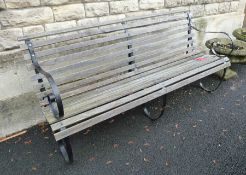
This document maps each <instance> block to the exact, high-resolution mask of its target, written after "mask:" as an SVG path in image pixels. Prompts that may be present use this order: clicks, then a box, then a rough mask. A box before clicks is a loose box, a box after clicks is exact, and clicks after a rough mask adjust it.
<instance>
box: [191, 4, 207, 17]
mask: <svg viewBox="0 0 246 175" xmlns="http://www.w3.org/2000/svg"><path fill="white" fill-rule="evenodd" d="M190 11H191V13H192V16H193V17H201V16H203V15H204V12H205V7H204V5H192V6H190Z"/></svg>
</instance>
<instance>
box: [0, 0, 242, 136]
mask: <svg viewBox="0 0 246 175" xmlns="http://www.w3.org/2000/svg"><path fill="white" fill-rule="evenodd" d="M245 1H246V0H0V91H1V93H0V136H3V135H6V134H9V133H11V132H14V131H18V130H21V129H23V128H26V127H29V126H31V125H33V124H36V123H38V122H40V121H44V119H43V118H42V115H41V112H40V108H39V107H38V102H37V100H36V98H35V96H34V93H33V87H32V83H31V81H30V74H28V71H27V69H26V67H25V63H24V61H23V53H22V52H21V51H20V50H19V48H18V47H19V44H20V43H19V42H17V40H16V38H17V37H19V36H23V35H27V34H30V33H33V32H43V31H51V30H55V29H61V28H67V27H74V26H80V25H88V24H93V23H98V22H101V21H106V20H111V19H117V18H125V17H127V16H134V15H142V14H148V13H153V12H155V11H171V10H174V9H186V10H190V11H191V12H192V14H193V17H194V22H195V24H196V25H197V26H198V27H200V28H203V29H204V30H216V31H227V32H230V33H231V31H232V30H233V29H234V28H236V27H240V26H242V22H243V9H244V6H245ZM208 37H212V36H207V35H204V34H202V33H198V34H197V38H198V43H200V44H202V43H203V42H204V40H205V39H206V38H208Z"/></svg>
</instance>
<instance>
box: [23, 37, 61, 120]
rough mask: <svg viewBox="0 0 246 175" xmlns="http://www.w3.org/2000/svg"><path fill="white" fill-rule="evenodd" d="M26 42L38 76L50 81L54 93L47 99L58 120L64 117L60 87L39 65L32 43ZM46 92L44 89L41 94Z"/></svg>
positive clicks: (40, 80)
mask: <svg viewBox="0 0 246 175" xmlns="http://www.w3.org/2000/svg"><path fill="white" fill-rule="evenodd" d="M25 42H26V45H27V47H28V51H29V54H30V56H31V59H32V63H33V65H34V68H35V72H36V74H39V73H40V74H42V75H44V76H45V78H46V79H47V80H48V82H49V84H50V87H51V89H52V93H51V94H49V95H48V96H47V98H48V101H49V104H50V107H51V109H52V112H53V114H54V116H55V117H57V118H60V117H63V116H64V108H63V103H62V99H61V95H60V91H59V89H58V86H57V85H56V82H55V80H54V79H53V77H52V76H51V75H50V74H49V73H48V72H45V71H44V70H43V69H42V68H41V66H40V65H39V63H38V60H37V58H36V56H35V51H34V48H33V45H32V42H31V41H30V40H26V41H25ZM38 82H39V83H41V82H43V80H42V79H39V80H38ZM44 90H45V89H44V88H41V89H40V91H41V92H42V91H44ZM54 103H56V106H57V108H56V107H55V106H54Z"/></svg>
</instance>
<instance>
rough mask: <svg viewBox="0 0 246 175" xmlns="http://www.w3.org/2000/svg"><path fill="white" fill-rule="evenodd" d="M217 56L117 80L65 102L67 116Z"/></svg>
mask: <svg viewBox="0 0 246 175" xmlns="http://www.w3.org/2000/svg"><path fill="white" fill-rule="evenodd" d="M216 59H217V58H215V60H214V59H208V60H206V61H203V62H197V61H194V60H191V61H187V62H185V63H183V64H179V66H176V67H172V68H168V69H165V70H162V71H158V72H156V73H153V74H150V75H148V76H145V77H142V78H138V79H136V80H134V81H131V82H128V83H125V84H120V85H119V83H120V82H117V83H115V84H114V87H112V88H110V89H107V90H105V91H102V92H101V91H99V92H98V91H97V93H96V94H93V95H91V96H88V97H83V98H79V99H77V100H74V99H72V103H71V104H70V105H66V100H65V101H64V104H65V116H73V115H76V114H78V113H81V112H84V111H86V110H89V109H92V108H94V107H97V106H100V105H103V104H105V103H109V102H110V101H113V100H115V99H118V98H121V97H123V96H126V95H129V94H131V93H134V92H136V91H139V90H142V89H144V88H147V87H149V86H152V85H154V84H156V83H159V82H161V81H164V80H166V79H169V78H171V77H174V76H177V75H179V74H181V73H184V72H186V71H189V70H191V69H194V68H197V67H199V66H201V65H203V64H206V63H209V62H212V61H216ZM98 90H99V89H98Z"/></svg>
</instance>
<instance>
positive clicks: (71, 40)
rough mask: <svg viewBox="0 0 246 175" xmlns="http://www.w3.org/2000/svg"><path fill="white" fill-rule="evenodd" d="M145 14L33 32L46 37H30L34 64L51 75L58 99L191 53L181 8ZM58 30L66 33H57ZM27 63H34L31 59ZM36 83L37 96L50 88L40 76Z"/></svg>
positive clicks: (176, 61) (191, 43) (179, 60)
mask: <svg viewBox="0 0 246 175" xmlns="http://www.w3.org/2000/svg"><path fill="white" fill-rule="evenodd" d="M147 16H148V15H146V17H144V18H142V17H134V18H131V19H129V18H127V19H124V20H118V21H114V22H113V23H112V22H106V23H105V25H104V24H101V23H100V24H98V25H97V26H91V27H88V28H87V27H84V28H83V27H82V28H79V30H74V29H71V30H70V29H66V30H65V31H66V32H65V31H62V32H61V33H59V31H58V32H54V33H52V32H50V33H46V34H44V35H37V36H39V37H44V36H47V37H48V39H47V40H33V41H32V43H33V46H34V48H35V54H36V57H37V58H38V62H39V64H40V65H41V66H42V68H44V70H45V71H47V72H49V73H50V74H51V75H52V76H53V77H54V79H55V81H56V84H57V85H58V86H59V89H60V91H61V96H62V99H63V100H64V101H65V102H64V103H66V101H69V100H71V99H72V98H75V97H76V96H78V98H79V97H80V96H81V95H82V96H83V93H87V92H88V91H93V90H94V89H97V88H104V86H105V87H106V86H109V85H110V84H115V83H117V82H121V81H123V80H126V81H130V80H131V79H132V78H133V77H134V76H135V78H136V77H138V74H140V73H141V74H142V75H145V74H146V75H148V74H149V73H151V72H152V73H153V72H155V71H158V70H159V69H160V70H161V69H162V68H163V66H164V67H166V68H169V66H171V65H175V64H179V63H182V61H184V60H183V58H184V57H187V56H188V55H193V54H194V53H193V52H194V48H193V46H194V44H195V43H194V41H193V34H192V33H189V32H188V31H189V29H190V27H189V20H188V18H187V16H188V14H187V12H177V13H173V12H171V13H163V14H153V15H149V16H148V17H147ZM112 24H113V25H112ZM68 31H70V32H75V31H76V32H77V33H76V34H67V32H68ZM62 33H63V34H66V35H64V36H58V35H57V34H62ZM52 35H55V38H54V37H53V36H52ZM37 36H34V38H37ZM191 46H192V47H191ZM25 59H30V55H29V54H27V55H25ZM28 67H29V69H30V70H33V69H34V68H33V66H32V64H29V65H28ZM43 78H44V77H43V76H42V75H40V74H37V75H35V76H33V79H34V80H37V79H43ZM127 79H128V80H127ZM37 87H39V88H40V87H45V89H46V90H45V91H44V92H39V93H38V96H39V97H40V99H42V98H43V97H45V96H46V95H48V94H49V93H50V92H51V89H50V87H49V83H48V82H47V81H46V80H45V79H43V83H40V84H39V85H38V86H37ZM82 96H81V97H82ZM43 104H45V102H44V103H43Z"/></svg>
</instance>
